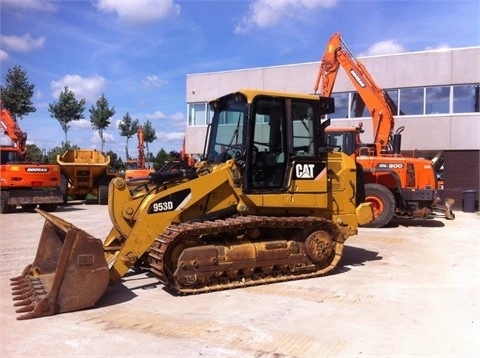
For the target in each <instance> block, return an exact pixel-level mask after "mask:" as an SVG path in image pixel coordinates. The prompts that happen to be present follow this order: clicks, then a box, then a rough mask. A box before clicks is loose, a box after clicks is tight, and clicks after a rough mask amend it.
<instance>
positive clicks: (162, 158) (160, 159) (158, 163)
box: [153, 148, 172, 170]
mask: <svg viewBox="0 0 480 358" xmlns="http://www.w3.org/2000/svg"><path fill="white" fill-rule="evenodd" d="M171 159H172V158H171V157H170V156H169V155H168V154H167V152H166V151H165V150H164V149H163V148H162V149H160V151H159V152H158V153H157V155H156V156H155V161H154V162H153V168H154V169H155V170H158V169H160V168H161V167H162V166H163V164H164V163H165V162H166V161H168V160H171Z"/></svg>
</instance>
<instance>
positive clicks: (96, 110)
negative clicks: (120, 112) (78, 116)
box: [89, 94, 115, 152]
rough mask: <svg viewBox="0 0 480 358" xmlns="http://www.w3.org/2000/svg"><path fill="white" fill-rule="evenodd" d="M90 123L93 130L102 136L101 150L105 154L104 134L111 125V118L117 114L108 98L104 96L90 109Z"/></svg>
mask: <svg viewBox="0 0 480 358" xmlns="http://www.w3.org/2000/svg"><path fill="white" fill-rule="evenodd" d="M89 111H90V123H91V124H92V128H93V129H95V130H98V134H99V135H100V141H101V143H102V144H101V148H102V152H103V146H104V144H105V138H104V136H103V133H104V131H105V129H107V127H108V126H109V125H110V118H112V117H113V115H114V114H115V108H114V107H112V108H109V106H108V101H107V98H106V97H105V95H104V94H102V96H101V97H100V98H99V99H98V100H97V103H96V105H95V107H94V106H92V107H91V108H90V109H89Z"/></svg>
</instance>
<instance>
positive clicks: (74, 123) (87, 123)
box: [70, 118, 92, 129]
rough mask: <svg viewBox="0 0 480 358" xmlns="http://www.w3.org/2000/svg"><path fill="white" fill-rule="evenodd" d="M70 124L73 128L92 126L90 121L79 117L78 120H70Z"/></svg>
mask: <svg viewBox="0 0 480 358" xmlns="http://www.w3.org/2000/svg"><path fill="white" fill-rule="evenodd" d="M70 125H71V126H72V127H75V128H80V129H85V128H92V123H90V120H88V119H85V118H83V119H79V120H78V121H71V122H70Z"/></svg>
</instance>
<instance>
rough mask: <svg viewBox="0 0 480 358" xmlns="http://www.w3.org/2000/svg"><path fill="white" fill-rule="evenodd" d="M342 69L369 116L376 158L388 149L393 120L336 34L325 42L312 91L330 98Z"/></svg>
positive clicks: (377, 91) (382, 98) (377, 90)
mask: <svg viewBox="0 0 480 358" xmlns="http://www.w3.org/2000/svg"><path fill="white" fill-rule="evenodd" d="M340 67H342V68H343V69H344V71H345V74H346V75H347V77H348V79H349V80H350V82H351V83H352V84H353V85H354V87H355V89H356V90H357V92H358V94H359V96H360V97H361V98H362V100H363V102H364V103H365V105H366V106H367V108H368V110H369V111H370V113H371V115H372V124H373V136H374V143H375V149H376V153H377V155H379V154H380V153H382V152H385V151H386V150H388V149H389V147H390V146H391V142H392V139H391V138H392V135H393V133H392V132H393V128H394V126H395V119H394V117H393V114H392V111H391V109H390V106H389V104H388V98H387V95H386V94H385V92H384V91H383V90H382V89H381V88H380V87H379V86H378V85H377V84H376V83H375V81H374V80H373V78H372V77H371V76H370V74H369V72H368V71H367V69H366V68H365V66H364V65H363V64H362V63H361V62H360V61H359V60H358V59H357V58H356V57H355V55H354V54H353V53H352V52H351V51H350V49H349V48H348V46H347V45H346V44H345V42H344V41H343V39H342V37H341V35H340V34H339V33H335V34H334V35H333V36H332V37H331V38H330V40H329V41H328V44H327V47H326V50H325V53H324V55H323V57H322V60H321V62H320V66H319V70H318V75H317V79H316V81H315V86H314V91H315V93H319V94H320V95H321V96H331V95H332V91H333V86H334V85H335V80H336V78H337V75H338V71H339V68H340Z"/></svg>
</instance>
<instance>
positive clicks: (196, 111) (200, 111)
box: [188, 103, 207, 126]
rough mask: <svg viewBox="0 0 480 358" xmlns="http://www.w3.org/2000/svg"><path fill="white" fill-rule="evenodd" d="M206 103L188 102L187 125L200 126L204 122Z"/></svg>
mask: <svg viewBox="0 0 480 358" xmlns="http://www.w3.org/2000/svg"><path fill="white" fill-rule="evenodd" d="M206 119H207V104H206V103H189V104H188V126H202V125H205V124H206Z"/></svg>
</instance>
